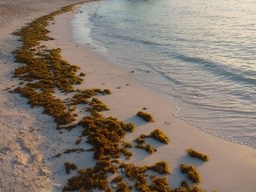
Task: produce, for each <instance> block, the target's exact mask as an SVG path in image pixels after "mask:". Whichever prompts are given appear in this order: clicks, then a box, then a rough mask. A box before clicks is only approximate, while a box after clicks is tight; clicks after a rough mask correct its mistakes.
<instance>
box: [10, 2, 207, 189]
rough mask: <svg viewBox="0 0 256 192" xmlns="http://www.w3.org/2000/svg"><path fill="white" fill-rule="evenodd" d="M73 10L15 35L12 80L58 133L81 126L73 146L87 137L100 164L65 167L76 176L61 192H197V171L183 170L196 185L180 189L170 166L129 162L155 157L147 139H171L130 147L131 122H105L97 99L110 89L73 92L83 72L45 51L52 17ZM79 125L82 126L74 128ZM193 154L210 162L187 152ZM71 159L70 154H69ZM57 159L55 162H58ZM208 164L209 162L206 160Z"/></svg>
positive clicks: (56, 53) (147, 117)
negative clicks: (137, 154) (142, 155)
mask: <svg viewBox="0 0 256 192" xmlns="http://www.w3.org/2000/svg"><path fill="white" fill-rule="evenodd" d="M73 6H74V5H71V6H67V7H63V8H62V9H61V10H59V11H56V12H54V13H51V14H49V15H46V16H43V17H40V18H38V19H36V20H34V21H33V22H31V23H30V24H28V25H27V26H25V27H24V28H22V29H20V30H19V31H16V32H15V33H14V34H15V35H17V36H19V37H20V41H21V42H22V46H21V47H20V48H18V49H17V50H16V51H15V52H14V54H15V59H16V62H17V63H20V64H21V66H20V67H18V68H17V69H16V70H15V72H14V77H16V78H19V79H20V81H21V83H20V85H19V87H18V88H16V89H15V90H14V92H15V93H19V94H20V95H21V96H23V97H25V98H27V99H28V103H29V104H30V105H31V106H32V107H43V109H44V113H46V114H48V115H50V116H51V117H52V118H53V119H54V121H55V122H56V125H57V129H75V128H77V127H80V128H81V127H82V128H83V131H82V134H81V135H80V137H79V138H77V139H76V140H75V141H74V143H75V144H77V145H79V144H80V142H81V140H82V138H83V137H86V138H87V143H89V144H90V145H91V146H92V148H91V149H90V151H91V152H93V153H94V156H93V158H94V160H95V162H96V164H95V166H93V167H86V168H79V167H78V166H77V165H75V164H74V163H72V162H65V163H64V165H63V166H65V169H66V173H67V174H69V173H71V172H73V171H77V173H76V175H75V176H72V177H70V178H69V179H68V181H67V183H66V185H65V186H64V188H63V191H81V192H82V191H93V190H94V189H99V190H103V191H106V192H109V191H116V192H126V191H131V190H134V189H135V190H137V191H140V192H150V191H151V192H172V191H174V192H199V191H201V189H200V188H199V187H198V185H197V183H199V181H200V176H199V174H198V173H197V172H196V170H195V168H194V167H193V166H188V165H185V164H182V165H181V171H182V172H183V173H186V174H187V175H188V178H189V179H191V181H192V184H190V185H189V184H188V183H187V182H185V181H184V182H182V183H181V186H180V187H179V188H177V189H172V188H171V186H169V184H168V180H167V176H168V175H169V174H171V170H170V168H169V166H168V164H167V163H166V162H164V161H160V162H156V163H155V164H154V165H151V166H146V165H145V166H136V165H134V164H127V163H125V161H126V160H127V159H130V158H132V155H133V154H132V152H131V148H133V147H134V148H138V149H144V150H146V151H147V152H149V154H152V153H154V152H156V149H155V148H154V147H153V146H151V145H150V144H145V142H146V139H147V138H149V137H150V138H152V139H155V140H157V141H159V142H161V143H163V144H168V143H169V138H168V137H167V136H166V135H165V134H164V133H163V132H162V131H161V130H160V129H155V130H154V131H153V132H151V133H149V135H140V136H139V137H138V138H136V139H135V140H134V141H133V142H134V143H135V144H134V143H127V142H125V140H124V138H125V135H126V133H127V132H132V131H134V130H135V129H136V125H134V124H132V123H124V122H122V121H120V120H119V119H117V118H114V117H105V116H104V115H102V114H101V112H102V111H106V110H109V107H108V106H106V105H105V104H104V103H103V102H102V101H100V100H99V99H98V98H97V96H99V95H100V96H103V95H110V94H111V91H110V90H109V89H104V90H102V89H97V88H95V89H87V90H80V89H75V85H78V84H81V83H82V82H83V78H85V77H86V74H85V73H84V72H79V67H78V66H76V65H71V64H69V63H68V62H67V61H65V60H63V59H62V57H61V48H55V49H47V47H46V46H44V45H42V42H44V41H49V40H52V38H51V37H49V36H48V33H49V31H48V30H47V29H46V27H47V26H48V24H49V23H50V22H51V21H53V20H54V17H55V16H57V15H60V14H62V13H65V12H68V11H71V10H72V9H73ZM57 91H58V92H62V93H64V94H66V95H67V97H68V98H67V99H65V100H62V99H61V98H57V97H56V96H55V93H56V92H57ZM77 105H85V109H86V111H87V112H88V114H89V115H87V116H84V117H83V118H82V119H78V118H77V116H78V115H77V114H76V113H75V109H76V107H77ZM137 116H138V117H141V118H142V119H144V120H145V121H147V122H149V123H150V122H153V121H154V120H153V117H152V116H151V115H150V114H147V113H145V112H142V111H140V112H138V113H137ZM76 121H79V123H74V122H76ZM84 151H85V150H84V149H82V148H77V149H68V150H66V151H65V152H64V153H72V152H84ZM188 152H189V154H190V155H192V156H194V157H197V158H203V159H205V158H206V157H205V156H203V155H200V153H196V152H195V151H191V150H189V151H188ZM69 155H72V154H69ZM60 156H61V154H57V155H56V156H55V157H60ZM207 159H208V157H207Z"/></svg>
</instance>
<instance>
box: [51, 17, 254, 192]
mask: <svg viewBox="0 0 256 192" xmlns="http://www.w3.org/2000/svg"><path fill="white" fill-rule="evenodd" d="M71 18H72V14H71V13H69V14H65V15H62V16H59V17H58V18H56V22H55V25H53V26H51V27H50V30H51V31H52V33H51V36H52V37H54V38H55V41H53V42H51V46H53V47H54V46H57V47H61V48H62V56H63V57H64V59H66V60H68V61H69V62H70V63H73V64H77V65H79V66H80V67H81V70H82V71H84V72H86V74H87V75H86V78H85V83H84V84H83V85H82V86H80V87H81V88H110V89H111V90H112V92H113V94H112V95H110V96H103V97H101V98H100V99H101V100H102V101H104V103H106V104H107V105H108V106H109V107H110V111H109V112H105V113H104V114H105V115H106V116H109V115H111V116H114V117H118V118H120V119H121V120H124V121H126V122H133V123H135V124H137V125H138V128H137V130H136V131H135V132H134V133H131V134H128V135H127V136H126V140H127V141H132V140H133V139H134V138H136V137H137V136H138V135H140V134H141V133H144V134H148V133H150V132H151V131H152V130H153V129H155V128H160V129H161V130H163V131H164V132H165V133H166V134H167V135H168V136H169V138H170V139H171V143H170V144H169V145H159V144H157V143H154V142H152V143H153V145H154V146H157V152H156V153H155V154H154V155H147V154H146V153H145V152H143V151H142V152H141V151H140V150H133V152H134V156H133V158H132V159H131V162H134V163H135V164H146V165H150V164H153V163H154V162H156V161H158V160H166V161H168V162H169V165H170V166H171V167H172V169H173V175H172V176H170V184H171V185H172V186H177V185H179V183H180V181H182V180H184V179H185V176H184V175H182V174H181V173H180V171H179V165H180V163H184V162H185V163H189V164H193V165H195V166H196V167H197V169H198V171H199V173H200V174H201V176H202V182H201V183H200V186H201V187H202V188H203V189H205V190H207V191H212V190H217V191H221V192H231V191H236V192H252V191H256V182H255V180H256V171H255V170H256V150H255V149H252V148H249V147H246V146H242V145H238V144H234V143H230V142H228V141H225V140H222V139H219V138H216V137H214V136H212V135H209V134H207V133H204V132H202V131H201V130H199V129H197V128H195V127H193V126H191V125H189V124H187V123H186V122H184V121H182V120H180V119H177V118H176V117H174V115H173V109H174V107H173V104H172V101H171V100H170V99H169V98H168V97H167V96H165V95H162V94H160V93H158V92H156V91H155V90H152V89H150V88H148V87H146V86H144V85H143V84H141V83H140V82H139V81H138V80H137V79H136V77H135V75H134V74H132V73H130V72H129V71H127V70H125V69H121V68H120V67H119V66H116V65H114V64H111V63H110V62H109V61H108V60H107V59H106V58H103V57H101V56H99V55H97V54H96V53H95V52H94V51H92V49H90V47H85V46H82V45H76V44H75V43H74V42H73V41H72V35H71V33H72V32H71V29H70V28H68V27H69V26H70V25H69V22H70V19H71ZM143 107H146V108H147V109H148V112H149V113H150V114H152V115H153V116H154V118H155V119H156V122H155V123H144V122H143V121H142V120H140V119H138V118H137V117H135V114H136V113H137V112H138V111H139V110H141V109H142V108H143ZM190 147H193V148H194V149H197V150H199V151H201V152H204V153H206V154H208V155H209V156H210V161H209V162H206V163H202V162H201V161H199V160H195V159H191V158H189V157H188V155H186V149H188V148H190ZM87 159H88V160H89V162H88V164H91V162H90V159H91V156H89V157H87V158H86V160H87ZM91 160H92V159H91ZM73 161H74V162H75V163H77V162H79V161H82V160H80V159H79V160H78V159H73ZM79 168H83V166H79Z"/></svg>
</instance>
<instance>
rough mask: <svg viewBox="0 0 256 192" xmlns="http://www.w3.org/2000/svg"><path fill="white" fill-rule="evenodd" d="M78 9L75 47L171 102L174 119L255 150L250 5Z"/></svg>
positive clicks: (126, 1)
mask: <svg viewBox="0 0 256 192" xmlns="http://www.w3.org/2000/svg"><path fill="white" fill-rule="evenodd" d="M82 10H83V13H78V14H77V15H76V16H75V18H74V20H73V22H72V23H73V27H74V36H76V40H77V41H79V42H80V43H83V44H87V43H90V44H91V45H92V46H96V47H97V49H96V50H99V51H100V52H101V53H104V54H107V55H108V56H109V57H111V58H112V59H113V61H114V62H116V63H118V64H120V65H123V66H125V67H127V68H130V69H133V70H135V71H136V73H137V75H138V78H139V79H140V80H142V81H143V82H144V83H145V84H147V85H149V86H151V87H152V88H155V89H157V90H159V91H162V92H164V93H165V94H168V95H170V96H172V98H174V100H175V105H176V111H175V114H176V115H177V116H178V117H180V118H182V119H184V120H186V121H187V122H189V123H191V124H193V125H196V126H197V127H199V128H201V129H203V130H205V131H207V132H210V133H211V134H214V135H216V136H218V137H222V138H225V139H227V140H230V141H233V142H238V143H241V144H245V145H249V146H251V147H254V148H256V1H255V0H225V1H222V0H215V1H210V0H182V1H180V0H157V1H153V0H103V1H101V2H97V3H92V4H90V5H89V6H85V7H83V8H82ZM148 71H149V72H150V73H148Z"/></svg>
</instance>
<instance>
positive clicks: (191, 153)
mask: <svg viewBox="0 0 256 192" xmlns="http://www.w3.org/2000/svg"><path fill="white" fill-rule="evenodd" d="M187 152H188V155H189V156H190V157H193V158H197V159H200V160H203V161H208V160H209V157H208V155H205V154H203V153H200V152H198V151H196V150H194V149H192V148H189V149H187Z"/></svg>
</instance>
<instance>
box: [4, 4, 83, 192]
mask: <svg viewBox="0 0 256 192" xmlns="http://www.w3.org/2000/svg"><path fill="white" fill-rule="evenodd" d="M76 2H82V0H80V1H79V0H54V1H53V0H44V1H41V0H1V1H0V191H1V192H12V191H15V192H16V191H17V192H19V191H21V192H33V191H51V183H49V174H48V168H46V167H45V163H44V160H43V159H44V157H43V156H42V155H41V153H42V152H41V151H42V149H43V146H41V145H40V144H41V143H42V139H43V138H44V137H45V135H44V133H43V132H44V130H46V129H50V128H52V127H55V126H54V124H53V121H52V119H51V118H50V117H48V116H46V115H41V112H42V110H41V109H31V108H30V107H29V106H28V105H27V104H26V101H25V100H24V99H22V98H21V97H20V96H18V95H15V94H11V93H9V92H8V91H7V89H8V88H10V87H13V86H14V87H15V86H17V85H18V83H19V82H18V80H17V79H13V78H12V76H13V72H14V69H15V68H16V67H17V66H18V64H15V63H14V58H13V54H11V53H12V51H14V50H15V49H16V47H17V46H18V45H19V44H20V43H19V42H18V41H17V37H15V36H13V35H11V33H13V32H14V31H16V30H17V29H19V28H21V27H22V26H24V25H25V24H26V23H29V22H31V21H32V20H33V19H35V18H38V17H40V16H43V15H46V14H48V13H50V12H52V11H54V10H57V9H59V8H60V7H62V6H65V5H69V4H73V3H76Z"/></svg>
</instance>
